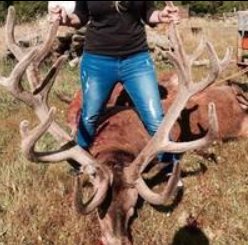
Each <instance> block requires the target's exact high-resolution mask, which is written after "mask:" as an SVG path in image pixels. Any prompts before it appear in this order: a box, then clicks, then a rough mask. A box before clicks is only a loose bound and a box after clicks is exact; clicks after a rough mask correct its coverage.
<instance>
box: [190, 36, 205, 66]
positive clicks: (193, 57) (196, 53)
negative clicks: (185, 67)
mask: <svg viewBox="0 0 248 245" xmlns="http://www.w3.org/2000/svg"><path fill="white" fill-rule="evenodd" d="M206 45H207V43H206V41H205V40H204V38H202V39H201V41H200V43H199V45H198V47H197V49H196V50H195V51H194V53H193V54H192V55H191V56H190V63H189V64H190V66H193V64H194V62H195V61H196V60H197V59H198V58H199V57H200V56H201V55H202V54H203V52H204V49H205V47H206Z"/></svg>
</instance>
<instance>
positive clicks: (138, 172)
mask: <svg viewBox="0 0 248 245" xmlns="http://www.w3.org/2000/svg"><path fill="white" fill-rule="evenodd" d="M14 22H15V11H14V9H13V8H12V7H11V8H10V9H9V12H8V18H7V24H6V41H7V42H6V43H7V45H8V48H9V49H10V50H11V51H12V53H13V54H14V55H15V57H16V58H17V60H18V61H19V63H18V64H17V66H16V68H15V69H14V70H13V72H12V74H11V75H10V77H9V78H3V77H0V84H1V85H2V86H4V87H5V88H6V89H7V90H8V91H9V92H10V93H12V95H13V96H15V97H16V98H17V99H19V100H21V101H22V102H24V103H26V104H27V105H28V106H29V107H31V108H32V109H33V110H34V112H35V113H36V115H37V117H38V119H39V120H40V124H39V125H38V126H37V127H36V128H34V129H33V130H30V129H29V126H28V122H27V121H24V122H22V123H21V125H20V132H21V136H22V144H21V146H22V152H23V154H24V155H25V157H26V158H27V159H28V160H29V161H31V162H35V163H41V164H42V163H43V164H47V163H59V162H61V161H68V163H69V164H72V165H73V166H75V165H76V166H77V167H78V171H77V176H76V177H75V181H74V182H75V184H74V204H75V205H74V206H75V209H76V211H77V212H78V213H79V214H83V215H87V214H90V213H91V212H93V211H95V210H98V217H99V223H100V227H101V231H102V243H103V244H104V245H118V244H120V245H122V244H124V245H127V244H132V241H131V238H130V237H131V236H130V234H129V222H130V219H131V217H133V215H134V213H135V207H136V205H137V200H138V197H139V196H140V197H142V198H143V199H144V200H145V201H147V202H148V203H150V204H151V205H164V204H165V203H166V201H167V200H168V199H170V198H171V197H172V196H173V194H174V192H175V190H176V188H177V183H178V181H179V179H180V166H179V164H175V166H174V170H173V174H172V176H171V177H170V178H169V180H168V182H167V185H166V186H165V188H164V189H163V191H162V192H161V193H155V192H154V191H153V190H152V189H151V188H149V187H148V185H147V184H146V182H145V180H144V177H143V174H144V172H145V171H146V170H147V169H148V167H150V168H151V171H152V172H154V171H155V172H157V171H159V170H161V169H163V168H164V167H165V165H164V164H156V162H155V164H154V162H153V160H154V159H156V156H157V155H158V154H159V153H161V152H171V153H184V152H186V151H191V150H195V149H198V148H201V147H204V146H206V145H208V144H210V143H211V142H212V141H213V140H214V139H216V137H217V135H218V123H217V115H216V110H215V105H214V104H210V105H209V122H210V123H209V125H210V127H209V130H208V133H207V135H206V136H205V137H204V138H202V139H200V140H197V141H193V142H186V143H176V142H172V141H170V133H171V130H172V128H173V126H174V124H175V123H176V121H177V119H178V118H179V117H180V114H181V111H182V110H183V109H184V108H185V106H186V104H187V102H188V100H190V98H191V97H192V96H194V95H195V94H197V93H199V92H201V91H203V90H204V89H206V88H207V87H209V86H210V85H211V84H213V82H214V81H216V79H217V77H218V75H219V74H220V73H221V72H222V71H223V70H224V69H225V68H226V67H227V65H228V64H229V62H230V60H231V51H230V50H228V51H227V53H226V56H225V58H224V59H223V60H222V61H220V60H219V58H218V56H217V54H216V52H215V50H214V48H213V46H212V44H211V43H209V42H206V43H205V42H202V43H201V44H200V46H199V47H198V48H197V50H196V52H195V53H194V54H193V55H188V54H187V53H186V52H185V50H184V47H183V43H182V41H181V39H180V36H179V34H178V30H177V27H176V25H175V24H173V23H171V24H170V28H169V37H170V40H171V46H172V48H173V50H174V51H173V52H168V57H169V58H170V60H171V62H172V63H173V64H174V66H175V68H176V69H177V73H178V78H179V92H178V95H177V98H176V99H175V101H174V102H173V104H172V106H171V107H170V109H169V111H168V112H167V116H166V118H165V120H164V121H163V123H162V124H161V127H160V128H159V130H158V132H157V133H156V134H155V136H154V137H153V138H149V136H148V135H147V133H146V131H145V129H144V128H142V127H143V126H142V124H141V123H140V122H139V119H138V117H137V115H136V114H135V112H133V111H132V112H131V114H130V115H131V119H130V120H132V118H134V119H133V120H136V122H137V124H136V125H135V126H134V127H135V128H134V130H131V129H130V124H128V123H126V126H125V127H122V128H123V130H125V131H124V133H122V134H121V136H118V137H117V134H115V135H114V136H112V138H111V137H110V135H108V130H106V129H105V130H103V133H104V132H105V133H106V135H107V137H106V138H107V142H110V141H111V140H112V143H107V144H106V142H103V143H99V142H101V140H98V139H96V142H98V143H99V144H101V147H98V146H93V147H92V149H91V151H90V152H91V153H88V152H86V151H84V150H83V149H81V148H80V147H79V146H78V145H77V143H76V142H74V141H73V139H72V137H71V136H70V135H69V134H68V133H67V132H66V131H65V130H64V129H63V128H62V127H60V126H59V125H58V124H57V123H56V122H55V112H56V109H55V108H53V107H52V108H50V107H49V105H48V96H49V92H50V90H51V88H52V86H53V83H54V81H55V79H56V76H57V74H58V72H59V70H60V69H61V66H62V64H63V63H64V61H65V60H66V57H64V56H62V57H60V58H59V59H58V61H57V62H56V63H55V64H54V65H53V67H52V68H51V70H50V71H49V72H48V74H47V75H46V76H45V78H43V79H42V78H40V76H39V67H40V65H41V64H42V62H43V61H44V59H45V58H46V57H47V55H48V53H49V52H50V50H51V48H52V44H53V41H54V39H55V37H56V33H57V30H58V26H59V23H56V22H55V23H53V24H52V25H51V26H50V30H49V34H48V38H47V40H46V41H45V42H44V44H43V45H42V46H40V47H37V48H35V49H32V50H23V49H21V48H20V47H19V46H18V45H17V44H16V42H15V38H14V27H15V24H14ZM205 48H206V49H207V51H208V55H209V59H210V64H211V66H210V72H209V75H208V76H207V78H206V79H204V80H203V81H200V82H193V80H192V65H193V63H194V61H195V60H196V59H197V58H198V57H199V56H200V55H201V54H202V52H203V50H204V49H205ZM25 72H26V73H27V78H28V81H29V85H30V86H29V87H30V89H29V90H26V89H24V87H23V86H22V83H21V78H22V76H23V74H24V73H25ZM129 113H130V112H129ZM120 118H122V119H120ZM126 118H127V117H126V115H125V112H123V113H118V115H117V116H116V119H113V118H112V119H109V120H119V121H120V120H121V121H122V122H123V123H124V121H126ZM138 124H139V125H138ZM122 126H123V125H122ZM137 128H139V130H137ZM46 132H48V133H50V134H51V135H52V136H53V137H54V138H55V139H56V140H57V141H58V142H59V144H60V145H61V148H60V149H58V150H57V151H53V152H39V151H37V150H36V144H37V142H38V141H39V140H40V138H41V137H42V136H43V135H44V134H45V133H46ZM130 132H139V133H137V134H136V135H132V137H131V138H132V139H136V141H135V140H133V141H132V142H126V143H125V142H123V139H122V137H124V136H123V135H127V134H128V133H129V134H130ZM132 134H133V133H132ZM110 138H111V139H110ZM124 138H125V137H124ZM126 138H127V139H130V137H126ZM120 142H121V144H120ZM137 142H139V143H137ZM127 145H129V147H127ZM151 164H153V167H151ZM86 183H88V184H90V185H91V186H92V188H93V194H92V196H91V197H90V198H89V199H88V201H85V200H83V199H84V195H83V194H84V191H83V190H84V189H85V184H86Z"/></svg>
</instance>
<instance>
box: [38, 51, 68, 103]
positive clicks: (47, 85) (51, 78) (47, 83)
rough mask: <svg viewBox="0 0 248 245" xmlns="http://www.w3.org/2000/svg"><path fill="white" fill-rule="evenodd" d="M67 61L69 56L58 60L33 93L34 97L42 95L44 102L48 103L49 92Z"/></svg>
mask: <svg viewBox="0 0 248 245" xmlns="http://www.w3.org/2000/svg"><path fill="white" fill-rule="evenodd" d="M67 59H68V56H67V55H63V56H61V57H59V58H58V60H57V61H56V62H55V64H54V65H53V66H52V68H51V69H50V70H49V72H48V73H47V75H46V76H45V78H44V79H43V81H41V82H40V85H39V86H38V87H37V88H36V89H35V91H34V92H33V95H34V96H37V95H41V96H42V97H43V100H44V101H45V102H46V103H47V99H48V95H49V92H50V90H51V88H52V86H53V84H54V82H55V80H56V78H57V76H58V74H59V71H60V69H61V67H62V66H63V65H64V63H65V61H66V60H67Z"/></svg>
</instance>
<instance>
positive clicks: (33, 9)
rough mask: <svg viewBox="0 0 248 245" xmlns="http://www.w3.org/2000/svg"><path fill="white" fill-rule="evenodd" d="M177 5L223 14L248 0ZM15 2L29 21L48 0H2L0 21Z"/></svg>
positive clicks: (42, 10)
mask: <svg viewBox="0 0 248 245" xmlns="http://www.w3.org/2000/svg"><path fill="white" fill-rule="evenodd" d="M175 2H176V4H177V5H184V6H188V7H189V10H190V14H191V15H204V14H213V15H215V14H222V13H223V12H230V11H233V10H234V9H236V10H245V9H248V2H247V1H175ZM13 3H14V4H15V6H16V9H17V12H18V17H19V18H18V19H19V20H20V21H29V20H32V19H36V18H38V17H39V16H41V15H43V14H44V13H46V11H47V1H14V2H13V1H1V2H0V22H3V21H4V16H6V7H7V6H8V5H9V4H13ZM156 4H157V5H158V6H159V7H162V6H163V5H164V1H156Z"/></svg>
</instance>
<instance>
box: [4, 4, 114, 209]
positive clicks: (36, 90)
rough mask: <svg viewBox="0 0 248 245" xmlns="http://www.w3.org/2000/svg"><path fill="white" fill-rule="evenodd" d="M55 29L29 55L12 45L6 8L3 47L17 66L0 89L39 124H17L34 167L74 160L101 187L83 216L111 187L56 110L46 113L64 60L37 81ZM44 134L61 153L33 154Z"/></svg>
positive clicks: (12, 20) (106, 175)
mask: <svg viewBox="0 0 248 245" xmlns="http://www.w3.org/2000/svg"><path fill="white" fill-rule="evenodd" d="M58 26H59V23H58V22H56V23H54V24H52V25H51V27H50V30H49V32H48V37H47V39H46V41H45V42H44V44H43V45H42V46H41V47H37V48H35V49H33V50H31V51H30V50H23V49H21V48H20V47H19V46H18V45H17V44H16V42H15V38H14V28H15V10H14V8H13V7H10V8H9V11H8V18H7V24H6V43H7V45H8V47H9V49H10V50H11V51H12V52H13V54H14V55H15V57H16V58H17V60H18V61H19V63H18V64H17V66H16V67H15V69H14V70H13V72H12V73H11V75H10V77H9V78H5V77H0V85H2V86H4V87H5V88H6V89H7V90H8V91H9V92H10V93H12V95H13V96H14V97H15V98H17V99H19V100H21V101H22V102H24V103H25V104H26V105H28V106H29V107H31V108H32V109H33V110H34V111H35V113H36V115H37V117H38V118H39V120H40V124H39V125H38V126H37V127H36V128H35V129H33V130H29V127H28V126H29V123H28V122H27V121H24V122H22V123H21V124H20V132H21V136H22V152H23V154H24V156H25V157H26V158H27V159H28V160H29V161H31V162H35V163H52V162H56V163H58V162H61V161H69V162H70V161H71V160H73V161H75V162H76V163H78V164H79V165H80V166H81V167H80V171H81V173H84V174H87V175H89V176H91V179H93V182H94V183H97V185H96V187H95V189H99V188H98V186H101V188H100V189H99V191H97V194H96V195H94V196H93V198H92V199H91V200H90V201H89V202H88V203H87V205H85V208H86V210H88V211H87V212H86V213H88V212H89V211H93V208H96V207H97V206H98V205H100V203H101V201H103V200H104V198H105V196H106V193H107V190H108V186H109V183H110V173H109V171H108V169H106V168H104V167H103V166H101V165H100V164H99V163H97V161H96V160H95V159H94V158H93V157H92V156H91V155H90V154H89V153H88V152H86V151H85V150H83V149H82V148H81V147H80V146H78V145H77V144H76V143H75V142H74V141H73V140H72V138H71V136H70V135H69V134H68V133H67V132H66V131H65V130H63V129H62V128H61V127H60V126H59V125H58V124H57V123H55V122H54V115H55V111H56V110H55V108H51V109H49V105H48V96H49V92H50V90H51V88H52V86H53V84H54V81H55V80H56V77H57V75H58V73H59V70H60V69H61V67H62V65H63V64H64V62H65V60H67V57H66V56H62V57H60V58H59V59H58V60H57V62H55V64H54V65H53V67H52V68H51V70H50V71H49V72H48V73H47V75H46V76H45V78H44V79H43V80H42V79H41V78H40V77H39V74H38V72H39V67H40V65H41V64H42V62H43V61H44V59H45V58H46V57H47V55H48V53H49V52H50V50H51V47H52V44H53V41H54V40H55V37H56V34H57V30H58ZM25 71H26V73H27V78H28V81H29V84H30V89H31V91H28V90H25V89H24V87H23V86H22V83H21V79H22V77H23V75H24V73H25ZM46 132H49V133H50V134H51V135H52V136H53V137H54V138H55V139H56V140H57V142H58V143H59V144H60V145H61V146H62V147H61V149H59V150H57V151H53V152H38V151H36V150H35V148H36V147H35V146H36V144H37V142H38V141H39V140H40V138H41V137H42V136H43V135H44V134H45V133H46ZM75 195H76V193H75Z"/></svg>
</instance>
